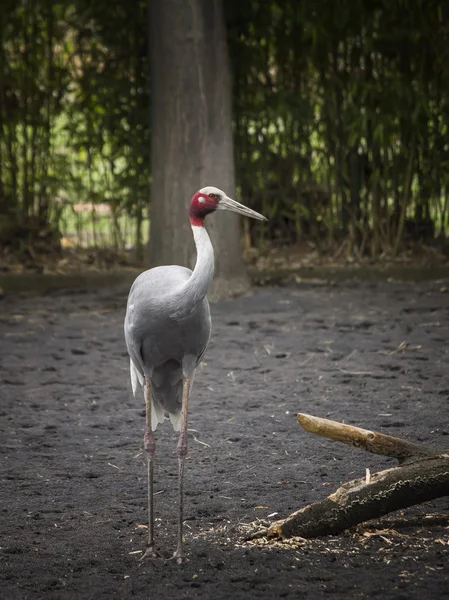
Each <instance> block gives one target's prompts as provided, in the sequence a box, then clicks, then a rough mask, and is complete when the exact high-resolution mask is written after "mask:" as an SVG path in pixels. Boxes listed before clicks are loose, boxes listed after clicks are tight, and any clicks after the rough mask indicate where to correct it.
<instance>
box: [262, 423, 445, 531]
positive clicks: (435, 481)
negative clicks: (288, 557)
mask: <svg viewBox="0 0 449 600" xmlns="http://www.w3.org/2000/svg"><path fill="white" fill-rule="evenodd" d="M297 418H298V422H299V423H300V424H301V425H302V426H303V427H304V429H306V430H307V431H310V432H312V433H315V434H318V435H323V436H325V437H327V438H329V439H332V440H337V441H341V442H343V443H345V444H350V445H353V446H357V447H358V448H363V449H364V450H367V451H368V452H373V453H375V454H382V455H385V456H393V457H395V458H397V459H398V460H399V461H400V462H401V466H399V467H393V468H390V469H386V470H384V471H379V472H378V473H374V474H371V475H370V476H369V477H366V478H363V479H355V480H353V481H349V482H348V483H345V484H343V485H342V486H341V487H340V488H338V490H337V491H336V492H334V493H333V494H331V495H330V496H328V497H327V498H325V499H323V500H320V501H318V502H315V503H314V504H309V505H308V506H305V507H304V508H301V509H300V510H297V511H296V512H294V513H293V514H291V515H290V516H289V517H287V518H286V519H282V520H280V521H276V522H274V523H272V524H271V526H270V527H269V528H268V529H266V530H264V531H259V532H257V533H256V534H255V535H254V537H260V536H261V535H266V536H267V537H269V538H273V537H281V538H287V537H292V536H299V537H303V538H313V537H319V536H325V535H335V534H338V533H341V532H342V531H344V530H345V529H347V528H349V527H352V526H354V525H357V524H359V523H362V522H364V521H368V520H370V519H374V518H379V517H381V516H383V515H386V514H387V513H389V512H392V511H395V510H399V509H401V508H407V507H409V506H413V505H414V504H420V503H421V502H426V501H428V500H434V499H435V498H439V497H442V496H446V495H449V452H446V451H444V450H440V449H435V450H433V449H432V448H429V447H427V446H421V445H419V444H414V443H412V442H408V441H406V440H401V439H400V438H394V437H391V436H388V435H384V434H381V433H378V432H375V431H369V430H366V429H360V428H358V427H353V426H350V425H344V424H342V423H337V422H335V421H329V420H328V419H321V418H318V417H313V416H311V415H304V414H299V415H298V416H297Z"/></svg>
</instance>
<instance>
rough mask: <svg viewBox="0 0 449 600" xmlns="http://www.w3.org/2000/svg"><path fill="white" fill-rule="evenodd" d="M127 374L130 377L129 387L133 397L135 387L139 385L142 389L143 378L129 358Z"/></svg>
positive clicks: (135, 390)
mask: <svg viewBox="0 0 449 600" xmlns="http://www.w3.org/2000/svg"><path fill="white" fill-rule="evenodd" d="M129 372H130V375H131V386H132V388H133V395H134V396H135V395H136V392H137V386H138V385H140V386H141V387H143V377H142V375H141V374H140V373H139V371H138V370H137V369H136V366H135V364H134V363H133V361H132V359H131V358H130V359H129Z"/></svg>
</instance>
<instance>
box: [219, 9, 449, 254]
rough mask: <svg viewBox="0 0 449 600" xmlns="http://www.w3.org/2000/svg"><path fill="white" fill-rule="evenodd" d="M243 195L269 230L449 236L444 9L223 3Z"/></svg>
mask: <svg viewBox="0 0 449 600" xmlns="http://www.w3.org/2000/svg"><path fill="white" fill-rule="evenodd" d="M225 6H226V8H227V19H228V32H229V46H230V52H231V60H232V65H233V72H234V86H235V87H234V108H235V143H236V161H237V172H238V181H239V184H240V186H241V190H242V196H243V197H245V198H250V199H251V200H252V205H253V207H254V208H256V210H260V211H261V212H264V213H268V214H269V213H270V212H272V213H273V211H270V208H271V209H272V208H273V207H275V210H274V214H272V218H271V219H270V222H269V223H268V224H267V226H266V227H267V231H266V232H267V233H268V235H269V236H270V237H272V238H274V239H278V240H281V241H287V242H291V241H295V240H298V239H301V238H303V237H304V236H312V237H313V238H314V239H315V240H316V241H317V243H318V244H319V245H321V247H328V248H330V247H332V246H333V245H334V244H335V242H340V241H341V240H343V239H344V240H346V241H349V246H350V250H351V251H352V252H353V253H363V252H365V251H368V250H369V251H371V253H372V254H373V255H375V256H377V255H378V254H379V253H381V252H383V251H390V252H393V253H395V252H397V251H398V250H399V249H400V248H401V246H402V245H403V244H404V242H406V241H407V236H412V237H413V238H414V239H419V238H421V239H423V240H430V239H433V238H434V236H436V235H438V234H441V235H447V233H448V231H449V218H448V201H449V171H448V169H447V166H448V158H449V155H448V151H449V147H448V145H447V140H446V134H447V124H448V121H449V91H448V90H449V87H448V81H449V62H448V58H449V56H448V49H449V44H448V42H449V39H448V38H449V30H448V27H447V23H448V22H449V4H448V3H447V2H445V0H427V1H426V2H416V1H415V0H393V1H388V2H387V1H386V0H384V1H382V0H377V1H374V0H355V1H354V2H348V1H347V0H334V1H333V2H327V1H325V0H321V1H317V0H297V1H291V2H285V1H281V0H279V1H270V2H266V1H262V0H247V2H244V3H243V6H242V2H241V1H240V0H239V1H237V0H234V1H230V2H226V3H225Z"/></svg>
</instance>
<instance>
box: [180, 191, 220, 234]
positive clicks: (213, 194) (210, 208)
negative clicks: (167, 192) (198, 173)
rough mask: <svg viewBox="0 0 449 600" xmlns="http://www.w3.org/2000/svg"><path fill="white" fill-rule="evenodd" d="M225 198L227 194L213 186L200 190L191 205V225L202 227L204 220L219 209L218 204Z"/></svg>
mask: <svg viewBox="0 0 449 600" xmlns="http://www.w3.org/2000/svg"><path fill="white" fill-rule="evenodd" d="M223 197H226V194H225V193H224V192H222V191H221V190H219V189H218V188H216V187H213V186H208V187H205V188H202V189H201V190H198V192H196V194H195V195H194V196H193V198H192V201H191V203H190V210H189V215H190V224H191V225H196V226H197V227H202V226H203V225H204V218H205V217H206V216H207V215H208V214H209V213H211V212H214V211H215V210H217V209H218V203H219V202H220V200H221V199H222V198H223Z"/></svg>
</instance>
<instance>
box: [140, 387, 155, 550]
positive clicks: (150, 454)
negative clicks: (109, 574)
mask: <svg viewBox="0 0 449 600" xmlns="http://www.w3.org/2000/svg"><path fill="white" fill-rule="evenodd" d="M144 394H145V434H144V438H143V443H144V447H145V451H146V453H147V463H148V538H147V547H146V549H145V552H144V554H143V555H142V557H141V559H142V558H148V557H150V558H154V557H156V556H157V554H156V552H155V549H154V510H153V460H154V452H155V450H156V440H155V438H154V433H153V430H152V428H151V379H145V385H144Z"/></svg>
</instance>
